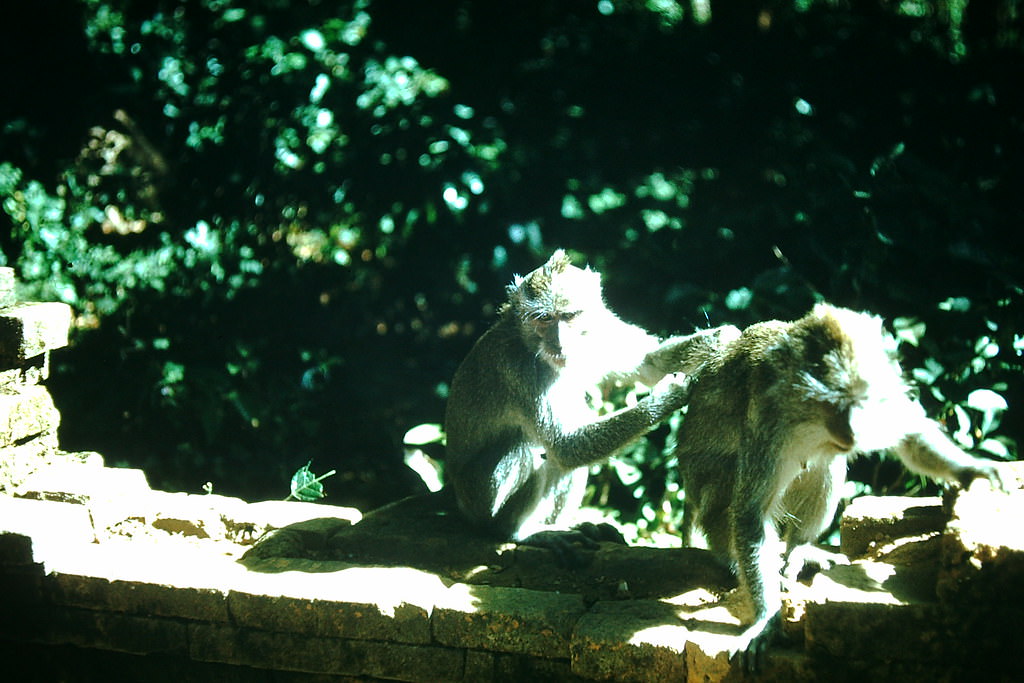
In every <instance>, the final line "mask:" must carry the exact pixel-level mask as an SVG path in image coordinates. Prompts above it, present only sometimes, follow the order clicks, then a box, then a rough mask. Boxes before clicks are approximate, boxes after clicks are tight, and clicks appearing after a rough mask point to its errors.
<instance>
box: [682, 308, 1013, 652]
mask: <svg viewBox="0 0 1024 683" xmlns="http://www.w3.org/2000/svg"><path fill="white" fill-rule="evenodd" d="M890 342H891V338H890V337H886V335H885V333H884V331H883V328H882V321H881V319H880V318H878V317H875V316H873V315H870V314H867V313H859V312H855V311H852V310H849V309H844V308H838V307H834V306H831V305H829V304H825V303H820V304H818V305H816V306H814V308H813V309H812V310H811V311H810V313H808V314H807V315H805V316H804V317H803V318H801V319H799V320H797V321H795V322H780V321H777V320H773V321H768V322H762V323H758V324H754V325H752V326H750V327H748V328H746V329H745V330H744V331H743V332H742V334H741V335H740V337H739V338H738V339H735V340H733V341H731V342H730V343H728V344H725V345H724V346H723V347H722V348H721V351H720V353H719V354H718V355H717V356H716V357H714V358H712V359H707V360H706V362H705V365H704V367H703V369H702V371H701V374H700V378H699V380H698V381H697V383H696V385H695V386H694V387H693V389H692V392H691V395H690V400H689V403H688V407H687V412H686V414H685V416H684V419H683V421H682V424H681V425H680V428H679V431H678V433H677V436H676V439H677V445H676V449H675V454H676V457H677V458H678V467H679V474H680V480H681V484H682V487H683V490H684V493H685V499H684V503H683V511H684V523H683V529H682V533H683V538H684V542H687V541H691V544H693V543H692V541H693V539H694V537H695V536H696V537H697V538H698V539H699V536H697V533H698V532H702V535H703V540H704V542H705V544H706V547H707V548H708V550H710V551H711V552H712V553H713V554H715V555H716V556H717V557H719V558H720V559H721V560H722V561H724V562H725V563H727V564H728V565H729V566H730V567H731V568H732V569H733V571H734V573H735V574H736V576H737V579H738V584H739V586H740V588H741V590H743V591H745V593H746V595H747V596H748V598H749V601H750V602H751V603H752V606H753V622H752V623H751V624H750V625H749V626H746V627H745V628H744V631H743V634H742V637H741V640H740V645H739V647H737V648H736V653H735V654H736V655H737V657H738V659H739V663H740V664H741V666H742V667H743V668H745V669H746V670H748V671H756V670H758V669H759V668H760V665H761V660H762V658H763V656H764V651H765V649H766V647H767V645H768V644H769V643H770V642H771V640H772V638H773V636H774V634H775V632H776V631H777V630H778V626H779V616H778V613H779V610H780V609H781V601H782V595H781V581H782V574H783V568H784V562H785V561H786V560H787V559H788V560H790V561H791V562H792V561H793V560H794V559H795V558H796V557H799V556H801V555H802V552H797V550H798V549H799V550H815V548H814V547H813V545H812V544H813V543H814V542H815V541H817V540H818V538H819V537H820V536H821V535H822V534H823V533H824V532H825V531H826V530H827V528H828V527H829V526H830V525H831V524H832V521H833V519H834V517H835V513H836V510H837V507H838V504H839V499H840V494H841V489H842V487H843V484H844V482H845V481H846V467H847V461H848V460H849V459H852V458H853V457H855V456H857V455H858V454H862V453H869V452H874V451H883V450H890V451H892V452H893V453H894V454H895V455H896V456H898V457H899V458H900V459H901V460H902V461H903V463H904V465H905V466H906V467H907V468H909V469H910V470H912V471H915V472H918V473H920V474H924V475H927V476H929V477H932V478H936V479H941V480H945V481H947V482H953V483H958V484H960V485H962V486H966V485H968V484H969V483H970V482H971V481H972V480H974V479H976V478H985V479H988V480H989V481H990V482H991V484H992V485H993V486H994V487H996V488H1000V489H1004V486H1003V482H1002V480H1001V478H1000V475H999V472H998V470H997V468H996V466H995V464H994V463H992V462H991V461H983V460H980V459H978V458H975V457H973V456H971V455H968V454H967V453H965V452H964V451H962V450H961V449H960V448H958V447H957V446H956V445H954V444H953V442H952V441H951V440H950V439H949V438H948V437H947V436H946V435H945V434H944V433H943V431H942V430H941V428H940V426H939V425H938V423H936V422H935V421H933V420H930V419H928V418H927V417H926V415H925V411H924V408H923V407H922V406H921V405H920V403H919V402H917V401H916V400H914V399H913V398H912V397H911V393H910V387H909V386H908V385H907V384H906V383H905V382H904V379H903V373H902V371H901V369H900V366H899V363H898V361H897V360H896V359H895V354H894V353H891V351H894V349H895V344H892V343H890ZM1004 490H1005V489H1004ZM783 542H784V544H785V545H784V551H782V552H780V551H779V549H780V546H781V545H782V543H783ZM809 555H813V553H809ZM827 565H828V563H825V565H824V566H825V567H827ZM791 571H792V567H791V566H790V567H789V568H788V570H787V572H786V574H787V575H789V574H790V572H791Z"/></svg>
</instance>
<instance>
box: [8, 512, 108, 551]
mask: <svg viewBox="0 0 1024 683" xmlns="http://www.w3.org/2000/svg"><path fill="white" fill-rule="evenodd" d="M0 531H6V532H9V533H15V534H22V535H24V536H27V537H30V538H31V539H32V558H33V561H34V562H45V561H46V560H47V558H48V557H52V556H57V555H59V554H61V553H64V552H69V551H70V552H74V551H76V550H77V549H78V548H81V547H83V546H85V547H88V546H91V545H93V541H94V540H95V534H94V533H93V530H92V522H91V520H90V519H89V511H88V510H86V509H85V508H84V507H82V506H81V505H65V504H62V503H54V502H49V501H40V500H24V499H20V498H11V497H9V496H0Z"/></svg>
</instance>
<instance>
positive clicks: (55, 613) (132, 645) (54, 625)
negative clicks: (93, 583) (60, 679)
mask: <svg viewBox="0 0 1024 683" xmlns="http://www.w3.org/2000/svg"><path fill="white" fill-rule="evenodd" d="M41 635H42V637H43V638H44V639H45V641H46V642H50V643H56V644H62V645H63V644H66V645H75V646H77V647H84V648H95V649H98V650H113V651H115V652H127V653H130V654H137V655H148V654H158V653H159V654H182V655H183V654H185V653H186V652H188V630H187V626H186V624H185V623H183V622H180V621H176V620H172V619H159V618H154V617H141V616H129V615H125V614H117V613H111V612H96V611H93V610H84V609H74V608H59V607H58V608H54V609H52V610H48V611H47V614H46V620H45V622H44V625H43V630H42V634H41Z"/></svg>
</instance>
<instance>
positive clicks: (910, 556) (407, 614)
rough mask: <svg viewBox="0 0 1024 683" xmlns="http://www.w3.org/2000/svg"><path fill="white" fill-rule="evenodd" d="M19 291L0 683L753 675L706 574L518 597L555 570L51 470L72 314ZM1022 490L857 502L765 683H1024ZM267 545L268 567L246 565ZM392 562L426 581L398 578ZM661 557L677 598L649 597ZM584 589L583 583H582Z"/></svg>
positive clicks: (530, 558)
mask: <svg viewBox="0 0 1024 683" xmlns="http://www.w3.org/2000/svg"><path fill="white" fill-rule="evenodd" d="M4 283H6V284H4ZM12 286H13V281H12V278H11V276H10V274H9V272H7V271H6V270H4V269H0V304H2V306H3V308H2V309H0V358H2V361H0V363H2V365H0V377H2V378H3V379H2V384H0V467H2V469H0V474H2V478H0V486H2V489H3V491H2V494H0V652H2V653H3V655H5V657H4V662H5V664H4V671H5V673H7V674H12V673H16V674H17V676H16V677H14V678H12V679H11V680H39V681H54V680H65V681H91V680H97V681H99V680H102V681H109V680H138V681H162V680H175V681H180V680H188V681H233V680H238V681H257V682H259V681H267V682H270V681H287V682H293V681H294V682H296V683H298V682H299V681H303V682H306V681H308V682H314V681H328V680H374V679H388V680H403V681H492V680H534V679H540V680H628V681H654V680H659V681H665V680H679V681H684V680H685V681H720V680H739V679H742V678H744V676H743V674H742V672H740V671H738V670H736V669H735V667H733V666H732V665H731V664H730V661H729V651H730V648H732V647H734V646H735V643H736V639H737V633H738V631H739V623H740V622H739V620H738V618H737V616H736V615H737V614H740V613H742V596H739V595H738V592H737V591H735V590H732V591H729V590H727V589H725V588H722V586H719V585H716V586H702V585H700V584H701V580H700V579H701V577H707V576H711V574H707V573H701V572H700V571H694V570H693V567H696V566H704V565H702V564H701V562H703V559H702V558H701V557H700V556H699V554H698V555H691V554H686V551H679V550H668V549H664V550H658V549H642V548H629V549H624V548H622V547H621V546H614V545H611V544H609V545H608V546H603V547H602V548H601V549H600V550H598V551H596V553H594V555H593V557H592V558H591V562H590V564H589V566H588V567H587V568H586V569H584V570H580V571H579V572H576V573H575V574H573V575H572V576H566V577H564V578H565V581H564V582H562V583H559V582H558V581H557V580H556V579H558V578H559V577H557V576H553V575H555V574H559V573H561V574H571V573H570V572H568V570H564V569H561V568H559V567H557V565H555V564H551V563H548V564H543V563H541V564H537V565H531V566H536V567H540V568H541V569H542V571H541V572H539V573H542V574H546V575H548V576H547V578H548V579H550V580H549V581H547V582H541V583H531V579H530V578H529V572H528V571H527V566H528V565H530V562H534V561H535V560H537V558H538V557H541V556H542V555H543V554H545V553H546V552H547V551H542V550H536V549H532V553H531V552H528V551H526V550H524V549H516V548H512V547H498V548H497V549H495V550H494V554H493V556H492V555H486V557H493V558H494V559H492V560H486V561H485V562H484V563H483V564H482V565H481V566H479V567H476V568H473V567H469V568H468V569H467V568H466V567H462V568H460V569H458V571H455V570H454V569H452V566H453V564H454V563H455V559H450V560H449V557H451V558H455V556H456V554H458V553H462V554H461V555H459V557H465V551H466V547H465V546H466V545H467V544H471V543H472V541H463V540H459V541H458V542H457V543H445V542H444V541H445V540H446V539H447V540H450V532H448V531H443V532H439V533H440V534H441V536H445V534H448V536H447V537H444V538H439V539H438V540H437V541H436V542H434V543H433V544H432V545H431V544H430V543H429V542H428V541H429V539H428V540H424V538H423V536H424V534H425V533H426V532H424V531H423V530H422V528H421V527H418V526H416V525H414V524H411V523H409V524H403V520H404V519H408V516H407V515H406V517H404V518H403V517H402V516H396V517H394V519H393V520H392V521H393V523H390V525H389V523H388V522H387V515H386V514H383V515H378V516H376V517H375V516H374V515H368V516H367V517H366V518H365V519H362V518H361V515H360V514H359V513H358V512H357V511H354V510H349V509H345V508H337V507H331V506H327V505H315V504H309V503H298V502H288V503H285V502H273V501H271V502H261V503H245V502H243V501H241V500H238V499H233V498H226V497H222V496H215V495H187V494H181V493H168V492H162V491H154V490H151V489H150V487H149V486H148V484H147V482H146V478H145V475H144V474H143V473H142V472H140V471H137V470H131V469H117V468H109V467H106V466H105V465H104V463H103V459H102V457H101V456H99V455H97V454H88V453H87V454H81V453H79V454H72V453H64V452H62V451H60V450H59V448H58V446H57V439H56V429H57V425H58V415H57V411H56V410H55V409H54V407H53V402H52V400H51V399H50V397H49V395H48V393H47V392H46V389H45V385H44V384H43V381H44V380H45V379H46V375H47V372H48V367H49V366H48V358H47V356H48V354H49V352H50V351H51V350H53V349H56V348H59V347H60V346H62V345H64V344H65V343H66V341H67V329H68V323H69V311H68V310H67V308H66V307H64V306H62V305H60V304H15V303H14V302H13V301H12V299H11V296H10V291H11V287H12ZM154 438H158V436H156V435H155V436H154ZM1021 473H1022V470H1021V468H1020V467H1018V466H1017V465H1010V466H1008V467H1007V475H1008V476H1007V480H1008V483H1009V485H1010V488H1011V489H1012V491H1011V493H1009V494H1003V493H997V492H992V491H990V490H988V487H987V484H986V483H979V484H976V485H975V486H973V487H972V488H971V489H969V490H967V491H965V492H962V493H960V494H959V495H957V496H953V495H949V496H947V497H946V499H945V500H942V499H938V498H929V499H889V498H861V499H858V500H857V501H855V502H854V503H853V504H852V505H851V506H850V507H849V508H848V509H847V511H846V514H845V516H844V518H843V521H842V544H843V545H842V548H843V551H844V552H845V553H847V554H849V555H850V556H852V557H854V558H856V559H855V560H854V562H852V563H851V564H850V565H846V566H837V567H835V568H833V569H831V570H829V571H827V572H823V573H819V574H817V575H816V576H814V577H813V578H812V579H811V580H809V581H808V582H807V583H794V584H793V585H790V586H788V588H787V592H786V603H785V609H784V615H785V625H784V631H785V634H786V642H783V643H780V644H779V645H778V647H776V648H774V649H773V650H772V651H771V652H770V653H769V655H768V658H767V661H766V663H765V667H764V671H763V672H762V673H761V675H760V676H759V677H758V678H759V680H762V681H772V680H785V681H812V680H828V681H835V680H858V681H860V680H865V679H867V680H939V681H942V680H950V681H952V680H961V679H965V678H967V677H968V676H970V678H971V679H977V678H981V679H984V680H1013V679H1014V678H1016V677H1019V676H1020V675H1021V674H1024V667H1022V665H1021V664H1020V663H1019V658H1018V657H1017V656H1016V652H1015V648H1014V647H1013V646H1014V645H1015V644H1016V643H1018V642H1019V635H1018V628H1019V624H1020V623H1022V617H1024V580H1022V577H1024V525H1022V524H1021V521H1022V520H1024V491H1021V485H1022V481H1021V478H1020V474H1021ZM403 514H406V513H403ZM381 519H384V520H385V522H384V523H383V524H381V526H380V528H381V529H382V530H384V531H381V535H380V536H379V541H380V543H381V544H382V545H384V546H387V547H383V548H381V549H380V551H381V552H380V553H379V554H377V555H372V554H365V553H356V552H354V551H353V550H352V548H353V547H354V546H351V545H350V546H347V548H348V550H347V551H345V552H342V551H339V550H338V547H337V546H335V547H334V550H333V551H332V552H328V549H329V548H328V546H330V545H331V541H330V538H332V537H334V536H336V537H339V538H340V537H341V536H343V534H340V533H338V530H339V529H342V530H343V529H346V528H351V529H353V530H355V529H359V528H360V525H367V524H369V523H371V522H373V520H377V522H376V523H380V520H381ZM353 524H354V525H355V526H351V525H353ZM389 529H390V531H388V530H389ZM403 532H404V533H407V534H408V537H407V538H405V539H403V538H402V533H403ZM332 534H334V536H332ZM262 538H267V539H276V540H277V545H276V546H275V545H273V544H271V543H269V541H264V542H261V543H266V544H267V545H261V544H258V543H257V541H258V540H259V539H262ZM374 538H378V536H377V535H376V532H375V533H373V534H369V540H370V541H371V542H372V540H373V539H374ZM363 542H366V540H365V539H364V541H363ZM456 546H458V547H456ZM261 547H274V548H277V550H276V551H275V552H273V553H269V554H268V553H264V554H263V556H261V557H257V558H255V559H254V551H255V549H258V548H261ZM360 547H361V548H362V546H360ZM395 547H407V548H412V549H413V552H414V553H415V554H416V555H417V557H415V558H412V559H415V560H418V559H426V560H429V562H417V561H410V562H401V561H397V560H395V559H394V556H393V554H392V555H389V554H388V553H390V552H391V551H393V550H394V549H395ZM282 548H283V550H282ZM431 549H437V550H436V551H434V550H431ZM488 552H491V551H490V550H488ZM449 553H450V555H449ZM692 553H699V551H692ZM257 554H258V553H257ZM424 555H431V557H426V558H424V557H422V556H424ZM385 556H387V557H391V558H392V559H391V560H389V561H387V562H385V561H384V560H382V559H381V558H383V557H385ZM371 558H372V560H371ZM662 558H671V562H670V563H669V567H670V568H671V566H672V563H674V562H678V565H679V572H678V574H679V575H680V576H682V575H686V576H687V577H689V578H688V579H687V581H688V583H687V585H686V586H681V585H676V587H675V588H674V589H670V587H666V585H667V584H665V583H664V582H661V583H659V581H657V580H655V578H656V577H655V576H654V575H655V574H656V573H657V572H656V571H655V569H654V568H655V567H661V566H662V564H664V563H660V559H662ZM677 558H678V559H677ZM542 559H543V558H542ZM470 564H472V563H470ZM385 565H387V566H385ZM658 571H661V570H660V569H659V570H658ZM536 573H538V572H535V574H536ZM669 573H670V574H671V573H672V572H669ZM583 576H585V577H587V580H588V581H591V582H592V583H591V584H587V585H579V584H576V583H573V579H579V578H580V577H583ZM594 586H597V587H598V588H599V590H598V589H595V588H594ZM865 677H867V678H865Z"/></svg>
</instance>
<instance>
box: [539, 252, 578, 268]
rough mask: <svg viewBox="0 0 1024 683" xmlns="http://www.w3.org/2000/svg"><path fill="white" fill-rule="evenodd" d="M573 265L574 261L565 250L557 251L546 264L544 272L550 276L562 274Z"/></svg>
mask: <svg viewBox="0 0 1024 683" xmlns="http://www.w3.org/2000/svg"><path fill="white" fill-rule="evenodd" d="M571 265H572V260H571V259H570V258H569V255H568V254H566V253H565V249H556V250H555V253H553V254H552V255H551V258H549V259H548V262H547V263H545V264H544V272H545V273H548V274H551V273H561V272H563V271H564V270H565V269H566V268H568V267H569V266H571Z"/></svg>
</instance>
